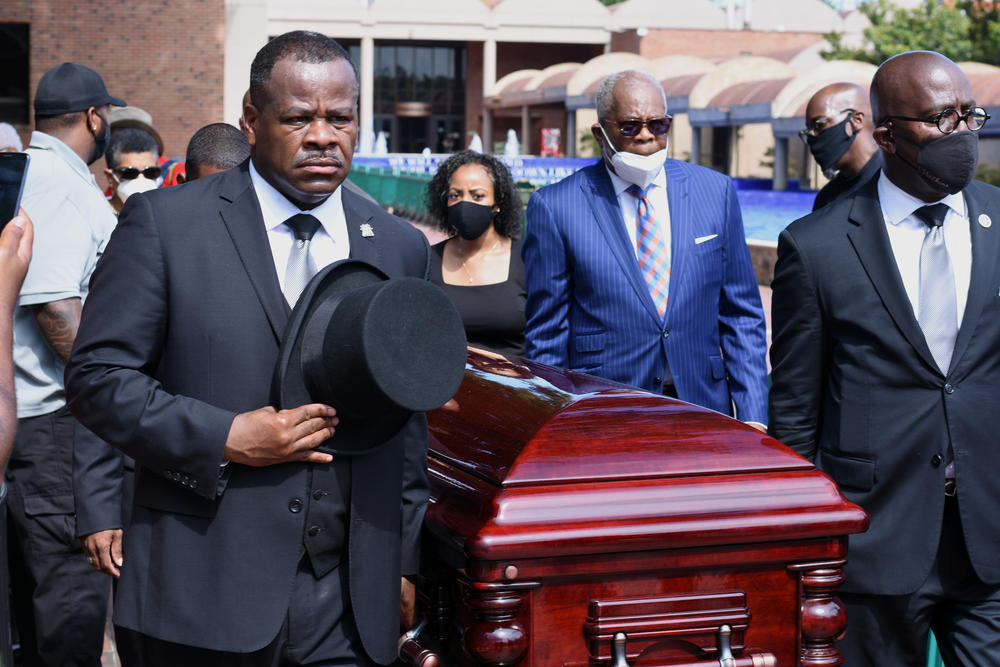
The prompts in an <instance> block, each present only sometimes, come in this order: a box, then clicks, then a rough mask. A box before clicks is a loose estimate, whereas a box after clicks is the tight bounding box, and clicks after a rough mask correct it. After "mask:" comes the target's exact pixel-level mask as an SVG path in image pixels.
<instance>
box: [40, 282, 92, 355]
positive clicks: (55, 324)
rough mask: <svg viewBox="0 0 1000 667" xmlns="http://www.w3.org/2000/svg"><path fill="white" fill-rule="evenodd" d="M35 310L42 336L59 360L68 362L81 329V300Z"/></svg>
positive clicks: (57, 302) (70, 300)
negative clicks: (77, 331) (77, 333)
mask: <svg viewBox="0 0 1000 667" xmlns="http://www.w3.org/2000/svg"><path fill="white" fill-rule="evenodd" d="M33 310H34V313H35V322H37V323H38V328H39V329H40V330H41V332H42V336H44V337H45V340H46V341H48V343H49V346H50V347H51V348H52V350H53V351H54V352H55V353H56V354H58V355H59V358H61V359H62V360H63V361H66V360H68V359H69V353H70V351H71V350H72V349H73V341H74V340H75V339H76V330H77V329H79V328H80V311H81V310H82V304H81V301H80V299H79V298H76V297H75V298H72V299H63V300H61V301H52V302H49V303H43V304H40V305H38V306H35V307H34V309H33Z"/></svg>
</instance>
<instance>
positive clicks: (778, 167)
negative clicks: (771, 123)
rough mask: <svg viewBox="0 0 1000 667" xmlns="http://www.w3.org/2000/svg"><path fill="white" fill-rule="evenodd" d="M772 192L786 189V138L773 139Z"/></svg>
mask: <svg viewBox="0 0 1000 667" xmlns="http://www.w3.org/2000/svg"><path fill="white" fill-rule="evenodd" d="M771 189H772V190H787V189H788V137H775V138H774V178H773V179H772V180H771Z"/></svg>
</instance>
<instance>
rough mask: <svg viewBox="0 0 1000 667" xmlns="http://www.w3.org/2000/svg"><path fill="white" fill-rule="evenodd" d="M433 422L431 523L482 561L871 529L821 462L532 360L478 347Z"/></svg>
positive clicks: (703, 413)
mask: <svg viewBox="0 0 1000 667" xmlns="http://www.w3.org/2000/svg"><path fill="white" fill-rule="evenodd" d="M428 424H429V429H430V430H429V433H430V438H429V457H428V459H429V472H430V481H431V505H430V507H429V508H428V512H427V521H426V525H427V527H428V528H429V529H430V530H431V532H432V533H434V534H435V535H437V536H438V538H439V539H440V540H441V541H442V542H444V543H446V544H450V545H451V547H452V548H457V549H459V550H461V551H462V552H464V553H465V554H466V556H467V557H470V558H476V559H492V560H496V559H500V558H505V559H506V558H532V557H547V556H551V555H553V553H554V551H558V552H559V553H560V554H574V553H575V554H594V553H604V552H608V551H609V550H613V551H617V552H621V551H641V550H650V549H664V548H677V547H686V546H704V545H708V544H715V545H720V544H736V543H744V542H754V541H756V542H768V541H770V542H773V541H779V540H788V539H813V538H821V537H826V536H832V535H846V534H848V533H854V532H859V531H861V530H864V528H865V526H866V525H867V517H866V516H865V514H864V512H863V511H862V510H861V509H860V508H858V507H857V506H855V505H853V504H851V503H849V502H848V501H847V500H845V499H844V498H843V496H842V495H841V494H840V492H839V491H838V490H837V488H836V486H835V485H834V484H833V482H832V481H831V480H830V479H829V478H828V477H827V476H825V475H823V474H822V473H820V472H819V471H817V470H815V468H814V466H813V465H812V463H810V462H809V461H807V460H805V459H803V458H802V457H800V456H798V455H797V454H795V453H794V452H793V451H791V450H790V449H788V448H787V447H785V446H784V445H782V444H781V443H779V442H778V441H777V440H775V439H773V438H771V437H769V436H767V435H765V434H763V433H760V432H759V431H757V430H756V429H754V428H752V427H750V426H748V425H746V424H742V423H740V422H738V421H736V420H733V419H730V418H729V417H726V416H724V415H721V414H718V413H715V412H712V411H710V410H706V409H703V408H699V407H696V406H693V405H690V404H687V403H684V402H681V401H677V400H673V399H669V398H666V397H664V396H659V395H654V394H650V393H648V392H644V391H641V390H638V389H634V388H630V387H627V386H624V385H620V384H616V383H613V382H609V381H607V380H603V379H600V378H595V377H591V376H588V375H584V374H579V373H572V372H568V371H563V370H560V369H555V368H552V367H549V366H545V365H542V364H536V363H533V362H530V361H527V360H521V359H518V358H509V359H508V358H505V357H502V356H500V355H495V354H492V353H488V352H483V351H479V350H474V349H471V348H470V354H469V358H468V364H467V366H466V374H465V379H464V381H463V383H462V386H461V388H460V389H459V391H458V393H457V394H456V395H455V399H454V402H453V403H452V404H450V405H447V406H445V407H444V408H442V409H439V410H436V411H434V412H432V413H430V414H429V415H428ZM553 545H558V548H555V547H554V546H553Z"/></svg>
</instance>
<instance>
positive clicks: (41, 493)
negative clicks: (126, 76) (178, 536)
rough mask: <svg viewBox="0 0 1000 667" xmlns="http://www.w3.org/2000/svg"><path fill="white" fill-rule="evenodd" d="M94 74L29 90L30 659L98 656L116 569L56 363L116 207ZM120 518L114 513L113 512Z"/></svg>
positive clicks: (25, 527)
mask: <svg viewBox="0 0 1000 667" xmlns="http://www.w3.org/2000/svg"><path fill="white" fill-rule="evenodd" d="M124 104H125V102H124V101H123V100H120V99H118V98H117V97H112V96H111V95H109V94H108V91H107V89H106V88H105V86H104V81H103V80H102V79H101V76H100V75H99V74H98V73H97V72H95V71H94V70H92V69H90V68H88V67H85V66H83V65H78V64H75V63H63V64H62V65H59V66H57V67H54V68H52V69H51V70H49V71H48V72H46V73H45V74H44V75H43V76H42V79H41V81H40V82H39V84H38V90H37V91H36V93H35V101H34V105H35V128H36V130H35V132H34V133H33V134H32V136H31V142H30V146H29V147H28V150H27V153H28V154H29V155H30V156H31V163H30V166H29V168H28V177H27V180H26V183H25V188H24V195H23V197H22V202H21V204H22V206H23V207H24V210H25V211H27V212H28V214H29V215H30V216H31V218H32V220H33V222H34V226H35V239H34V257H33V261H32V262H31V266H30V268H29V269H28V274H27V276H26V278H25V280H24V285H23V287H22V288H21V292H20V296H19V298H18V305H19V306H20V307H19V308H18V309H17V310H16V312H15V316H14V318H15V319H14V361H15V381H16V390H17V416H18V427H17V437H16V440H15V443H14V451H13V453H12V455H11V460H10V465H9V467H8V469H7V475H6V479H7V483H8V484H9V487H10V495H9V498H8V510H9V513H10V514H9V520H10V531H9V534H10V536H11V540H10V542H9V545H8V548H9V553H10V558H11V571H12V577H11V583H12V585H13V593H14V600H13V611H14V618H15V621H16V623H17V626H18V629H19V631H20V638H21V643H22V647H23V650H24V652H25V664H31V665H35V664H38V665H97V664H99V662H100V656H101V651H102V647H103V631H104V620H105V616H106V613H107V601H108V594H109V592H110V588H111V580H110V578H109V577H107V576H106V575H104V574H101V573H100V572H97V571H95V570H94V569H93V568H91V567H90V565H88V563H87V558H86V556H85V555H84V552H83V550H82V547H81V542H80V540H79V539H78V538H77V535H81V534H84V533H88V532H93V530H96V529H97V528H96V527H95V526H85V525H81V522H80V521H79V516H78V510H79V509H80V507H79V506H80V504H81V503H80V500H81V499H80V498H75V497H74V488H75V487H74V480H73V467H74V449H75V444H74V441H75V440H77V439H80V438H92V437H93V436H92V435H91V434H89V433H88V432H86V431H85V429H83V428H82V427H81V426H79V424H77V422H76V421H75V420H74V419H73V417H72V415H70V413H69V411H68V410H67V408H66V396H65V391H64V386H63V369H64V365H65V362H66V360H67V359H68V358H69V354H70V350H71V348H72V345H73V340H74V337H75V335H76V331H77V327H78V326H79V322H80V312H81V308H82V305H83V301H84V299H85V298H86V296H87V290H88V284H89V282H90V275H91V273H92V272H93V270H94V267H95V265H96V264H97V259H98V257H99V256H100V254H101V252H102V251H103V250H104V245H105V243H106V242H107V239H108V238H109V236H110V235H111V231H112V230H113V229H114V226H115V216H114V214H113V213H112V211H111V208H110V206H108V203H107V201H106V200H105V199H104V195H103V194H101V190H100V188H99V187H98V186H97V183H96V181H95V180H94V176H93V175H92V174H91V173H90V171H89V169H88V168H87V165H89V164H92V163H93V162H95V161H96V160H98V159H99V158H100V157H101V156H102V155H104V151H105V149H106V148H107V145H108V136H109V132H110V124H109V122H108V112H109V109H110V107H111V105H116V106H122V105H124ZM118 520H119V521H120V517H118Z"/></svg>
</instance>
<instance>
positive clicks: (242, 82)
mask: <svg viewBox="0 0 1000 667" xmlns="http://www.w3.org/2000/svg"><path fill="white" fill-rule="evenodd" d="M225 13H226V18H225V21H226V28H225V30H226V34H225V46H224V49H225V52H224V53H225V55H224V57H223V66H222V113H223V116H224V118H223V119H224V120H225V121H226V122H227V123H231V124H232V125H237V121H238V120H239V118H240V116H241V115H242V114H243V94H244V93H245V92H246V91H247V88H249V87H250V63H251V62H253V57H254V56H255V55H257V51H259V50H260V47H262V46H264V44H266V43H267V2H266V0H226V5H225Z"/></svg>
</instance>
